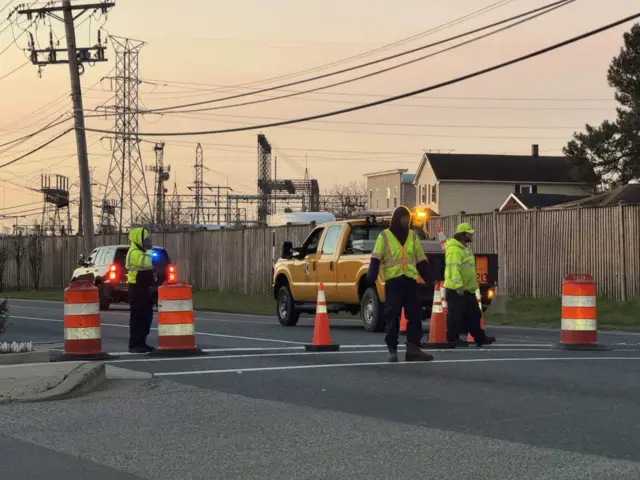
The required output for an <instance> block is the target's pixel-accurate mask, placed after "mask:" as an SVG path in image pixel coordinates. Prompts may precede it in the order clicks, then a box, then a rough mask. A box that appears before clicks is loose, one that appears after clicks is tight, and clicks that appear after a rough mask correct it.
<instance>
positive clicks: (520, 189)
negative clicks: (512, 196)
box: [516, 185, 538, 193]
mask: <svg viewBox="0 0 640 480" xmlns="http://www.w3.org/2000/svg"><path fill="white" fill-rule="evenodd" d="M537 192H538V186H537V185H516V193H537Z"/></svg>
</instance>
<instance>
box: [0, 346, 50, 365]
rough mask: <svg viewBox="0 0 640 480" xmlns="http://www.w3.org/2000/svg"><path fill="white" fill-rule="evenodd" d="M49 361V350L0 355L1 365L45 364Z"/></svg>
mask: <svg viewBox="0 0 640 480" xmlns="http://www.w3.org/2000/svg"><path fill="white" fill-rule="evenodd" d="M48 361H49V350H33V351H31V352H21V353H0V365H21V364H23V363H45V362H48Z"/></svg>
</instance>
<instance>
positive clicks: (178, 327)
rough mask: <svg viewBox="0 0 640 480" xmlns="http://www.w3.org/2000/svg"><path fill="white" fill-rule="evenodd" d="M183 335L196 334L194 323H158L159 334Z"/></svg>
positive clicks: (163, 335)
mask: <svg viewBox="0 0 640 480" xmlns="http://www.w3.org/2000/svg"><path fill="white" fill-rule="evenodd" d="M183 335H195V329H194V328H193V323H179V324H164V323H161V324H159V325H158V336H160V337H176V336H183Z"/></svg>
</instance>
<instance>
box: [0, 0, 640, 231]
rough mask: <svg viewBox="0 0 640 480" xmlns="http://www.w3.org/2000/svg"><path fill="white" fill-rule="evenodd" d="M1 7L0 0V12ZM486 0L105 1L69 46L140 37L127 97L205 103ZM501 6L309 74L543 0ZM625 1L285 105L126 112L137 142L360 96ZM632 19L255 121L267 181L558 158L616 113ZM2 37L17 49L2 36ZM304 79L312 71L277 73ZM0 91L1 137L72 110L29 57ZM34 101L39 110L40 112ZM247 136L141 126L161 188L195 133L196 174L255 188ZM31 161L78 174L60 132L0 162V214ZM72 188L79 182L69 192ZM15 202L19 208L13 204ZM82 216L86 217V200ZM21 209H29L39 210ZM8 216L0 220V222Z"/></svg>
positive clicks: (62, 68)
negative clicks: (272, 176) (273, 161)
mask: <svg viewBox="0 0 640 480" xmlns="http://www.w3.org/2000/svg"><path fill="white" fill-rule="evenodd" d="M5 3H6V1H2V0H0V8H2V7H3V6H4V4H5ZM18 3H21V2H18V1H14V2H12V3H11V4H10V6H9V7H8V8H7V9H5V10H4V11H2V12H1V13H0V18H2V20H0V32H2V33H0V52H2V51H3V50H4V49H5V47H7V46H9V48H8V50H7V51H6V52H5V53H4V54H2V55H0V79H2V77H3V76H5V75H6V74H8V73H9V72H11V71H12V70H14V69H15V68H17V67H20V66H21V65H22V64H23V63H25V62H26V58H25V56H24V52H23V51H22V49H23V48H26V46H27V37H28V36H27V35H23V36H19V35H20V34H21V33H22V30H21V28H20V27H21V26H22V27H26V26H27V25H28V21H27V20H26V18H18V23H17V24H16V25H14V26H13V28H7V29H5V27H6V26H7V25H8V22H6V21H4V19H5V18H6V15H7V13H8V12H9V11H10V9H11V8H12V7H13V6H15V5H17V4H18ZM38 3H44V2H38ZM491 3H494V2H492V1H491V0H448V1H442V0H428V1H424V0H396V1H391V0H343V1H337V0H324V1H318V0H307V1H302V2H301V1H295V2H294V1H292V0H271V1H264V0H262V1H257V0H236V1H234V2H222V1H219V0H207V1H204V0H200V1H196V0H182V1H181V2H175V1H170V0H118V1H117V2H116V7H115V8H113V9H112V10H111V11H110V12H109V15H108V17H107V18H106V19H105V17H102V16H99V15H96V16H95V17H94V18H92V19H91V20H90V21H86V22H84V23H82V25H81V26H79V28H78V32H77V37H78V45H79V46H88V45H93V44H94V43H95V42H96V32H97V30H98V28H99V27H100V26H101V25H103V24H104V26H103V32H104V34H105V35H107V34H112V35H118V36H124V37H132V38H136V39H139V40H144V41H146V42H148V44H147V45H146V46H145V47H144V48H143V49H142V51H141V55H140V77H141V79H142V80H143V83H142V84H141V85H140V97H141V99H142V103H141V106H142V107H143V108H144V107H146V108H154V107H163V106H171V105H178V104H184V103H189V102H195V101H201V100H207V99H211V98H215V97H216V96H222V95H225V93H224V91H220V90H216V89H217V87H220V86H235V85H239V84H247V83H250V82H257V81H260V80H263V79H267V78H270V77H276V76H281V75H285V74H289V73H292V72H298V71H301V70H305V69H309V68H313V67H316V66H320V65H323V64H327V63H330V62H335V61H338V60H341V59H344V58H347V57H350V56H353V55H358V54H361V53H364V52H367V51H370V50H372V49H376V48H380V47H382V46H384V45H386V44H389V43H391V42H396V41H399V40H402V39H404V38H407V37H410V36H412V35H416V34H418V33H420V32H424V31H426V30H428V29H431V28H434V27H437V26H439V25H441V24H444V23H446V22H450V21H452V20H455V19H457V18H459V17H461V16H464V15H466V14H469V13H471V12H473V11H475V10H478V9H480V8H482V7H485V6H488V5H490V4H491ZM503 3H505V5H503V6H501V7H500V8H496V9H495V10H493V11H491V12H489V13H486V14H483V15H480V16H478V17H476V18H473V19H471V20H468V21H465V22H461V23H459V24H458V25H455V26H453V27H449V28H446V29H443V30H441V31H439V32H437V33H434V34H431V35H428V36H423V37H421V38H418V39H416V40H414V41H411V42H408V43H405V44H403V45H400V46H398V47H395V48H391V49H387V50H384V51H383V52H378V53H376V54H373V55H370V56H366V57H363V58H361V59H359V60H354V61H351V62H348V63H345V64H341V65H339V66H334V67H330V68H327V69H323V70H321V71H319V72H314V74H317V73H326V72H329V71H331V70H335V69H338V68H343V67H344V66H345V65H349V66H350V65H355V64H356V63H360V62H363V61H367V60H371V59H375V58H380V57H382V56H385V55H389V54H391V53H397V52H400V51H403V50H406V49H409V48H412V47H417V46H419V45H423V44H427V43H431V42H433V41H436V40H439V39H444V38H447V37H450V36H453V35H455V34H457V33H461V32H464V31H467V30H470V29H473V28H477V27H480V26H482V25H485V24H487V23H491V22H493V21H497V20H500V19H502V18H506V17H508V16H511V15H515V14H517V13H520V12H523V11H525V10H529V9H532V8H535V7H537V6H542V5H544V4H546V3H549V2H548V1H540V0H527V1H524V0H516V1H511V2H503ZM638 6H639V3H638V0H608V1H603V0H577V1H575V2H574V3H573V4H571V5H569V6H566V7H563V8H561V9H559V10H557V11H554V12H552V13H550V14H548V15H545V16H542V17H540V18H538V19H535V20H533V21H531V22H529V23H526V24H524V25H521V26H517V27H514V28H513V29H511V30H508V31H505V32H503V33H499V34H497V35H495V36H493V37H491V38H487V39H484V40H480V41H478V42H475V43H473V44H471V45H468V46H465V47H462V48H459V49H457V50H453V51H450V52H446V53H443V54H441V55H437V56H434V57H433V58H429V59H427V60H424V61H420V62H417V63H415V64H413V65H411V66H407V67H402V68H399V69H397V70H394V71H391V72H388V73H384V74H381V75H378V76H376V77H373V78H369V79H366V80H362V81H357V82H355V83H352V84H350V85H343V86H339V87H335V88H331V89H328V90H326V91H324V92H317V93H313V94H307V95H303V96H300V97H295V98H291V99H287V100H279V101H273V102H266V103H263V104H259V105H254V106H244V107H236V108H229V109H223V110H218V111H212V112H204V113H188V114H180V116H179V117H178V116H177V115H174V114H172V115H165V116H157V115H144V116H142V117H141V118H140V131H141V134H142V136H143V137H144V133H145V132H180V131H199V130H214V129H220V128H232V127H236V126H239V125H249V124H259V123H265V122H268V121H272V120H275V119H288V118H294V117H300V116H306V115H310V114H314V113H321V112H326V111H331V110H336V109H341V108H345V107H348V106H349V105H355V104H360V103H366V102H368V101H373V100H376V99H379V98H381V97H383V96H391V95H394V94H399V93H403V92H406V91H410V90H415V89H418V88H421V87H424V86H428V85H431V84H435V83H438V82H441V81H444V80H447V79H450V78H453V77H456V76H459V75H462V74H465V73H468V72H471V71H474V70H478V69H481V68H484V67H486V66H490V65H492V64H495V63H500V62H502V61H505V60H508V59H510V58H513V57H516V56H520V55H523V54H525V53H528V52H530V51H533V50H537V49H540V48H543V47H545V46H548V45H551V44H553V43H556V42H559V41H562V40H565V39H567V38H569V37H572V36H575V35H577V34H580V33H583V32H586V31H588V30H591V29H594V28H597V27H599V26H601V25H604V24H606V23H610V22H613V21H615V20H618V19H620V18H622V17H624V16H627V15H631V14H633V13H635V12H636V11H637V10H638ZM105 20H106V23H105ZM51 25H52V28H53V32H54V33H55V35H57V36H58V37H60V38H61V39H63V42H64V28H63V25H62V24H61V23H59V22H56V21H52V23H51ZM631 25H632V24H631V23H629V24H625V25H623V26H621V27H617V28H615V29H612V30H610V31H608V32H606V33H604V34H601V35H598V36H596V37H592V38H590V39H587V40H585V41H582V42H579V43H577V44H575V45H572V46H569V47H566V48H563V49H561V50H559V51H555V52H552V53H549V54H546V55H544V56H542V57H539V58H536V59H533V60H529V61H526V62H524V63H522V64H519V65H516V66H512V67H508V68H506V69H503V70H501V71H498V72H493V73H490V74H487V75H485V76H483V77H480V78H476V79H472V80H469V81H465V82H463V83H460V84H458V85H454V86H450V87H446V88H442V89H439V90H437V91H433V92H430V93H428V94H424V95H421V96H419V97H413V98H408V99H405V100H401V101H398V102H395V103H391V104H387V105H384V106H379V107H375V108H371V109H367V110H364V111H360V112H355V113H350V114H346V115H341V116H339V117H332V118H329V119H327V120H323V121H316V122H310V123H303V124H298V125H293V126H287V127H278V128H271V129H266V130H263V131H262V133H265V134H266V135H267V138H268V139H269V141H270V142H271V144H272V146H273V148H274V156H277V157H278V177H279V178H283V177H288V178H301V177H302V176H303V174H304V167H305V158H306V159H307V160H308V167H309V171H310V174H311V175H312V176H313V177H315V178H317V179H318V180H319V182H320V186H321V189H322V190H324V189H326V188H330V187H331V186H332V185H333V184H335V183H346V182H349V181H352V180H362V179H363V174H364V173H368V172H372V171H378V170H385V169H390V168H408V169H409V170H410V171H415V169H416V168H417V165H418V162H419V160H420V157H421V154H422V152H423V151H425V150H440V151H456V152H466V153H520V154H528V153H529V152H530V149H531V144H532V143H537V144H539V145H540V150H541V152H542V153H543V154H560V153H561V148H562V146H563V145H565V144H566V142H567V140H568V139H569V138H570V137H571V134H572V132H573V131H575V130H580V129H581V128H583V126H584V124H585V123H592V124H596V123H599V122H600V121H602V120H604V119H606V118H611V119H612V118H613V117H614V114H615V112H614V108H615V106H616V103H615V102H614V101H613V91H612V90H611V89H610V88H609V87H608V85H607V81H606V71H607V68H608V65H609V62H610V61H611V59H612V57H613V56H614V55H616V54H617V53H618V52H619V50H620V47H621V46H622V34H623V33H624V32H625V31H628V30H629V29H630V28H631ZM3 30H4V31H3ZM30 31H31V32H32V33H33V35H34V36H36V37H37V38H39V42H40V44H41V45H42V46H44V45H45V44H46V43H47V42H48V35H49V21H48V20H47V22H46V24H43V23H40V24H39V26H38V28H37V30H36V28H35V27H32V28H31V29H30ZM14 36H15V37H16V38H17V46H16V45H11V44H12V43H13V42H14ZM456 43H457V42H456ZM451 44H453V43H451ZM63 45H64V43H63ZM448 45H450V44H447V45H445V46H443V47H439V48H438V47H436V49H430V50H428V51H426V52H420V53H417V54H414V55H412V56H409V57H404V58H403V59H398V60H395V61H391V62H385V63H383V64H381V65H376V66H373V67H369V68H366V69H362V70H358V71H356V72H351V73H347V74H343V75H339V76H336V77H331V78H328V79H325V80H321V81H317V82H312V83H307V84H303V85H297V86H294V87H289V88H287V89H285V90H286V92H269V93H265V94H263V95H262V96H259V97H247V98H244V99H238V100H237V101H240V102H243V101H249V100H253V99H255V98H265V96H273V95H282V94H284V93H289V92H291V91H294V90H303V89H307V88H313V87H317V86H320V85H322V84H327V83H333V82H335V81H338V80H343V79H346V78H351V77H354V76H358V75H361V74H363V73H368V72H372V71H374V70H377V69H379V68H382V67H384V66H388V65H393V64H396V63H399V62H401V61H403V60H407V59H410V58H416V57H418V56H421V55H425V54H426V53H431V52H433V51H437V50H438V49H441V48H444V47H446V46H448ZM18 46H19V47H20V48H19V47H18ZM107 56H108V58H109V60H110V61H109V62H107V63H103V64H97V65H96V66H94V67H89V66H87V68H86V72H85V74H84V75H83V76H82V85H83V89H84V102H85V109H93V108H95V107H97V106H99V105H103V104H112V103H113V100H112V96H113V92H111V91H110V90H109V87H110V85H109V81H107V80H105V81H103V82H101V83H100V79H101V78H102V77H104V76H108V75H109V74H110V72H111V71H112V69H113V68H114V61H113V60H114V59H115V54H114V52H113V49H112V48H111V46H110V45H109V48H108V50H107ZM309 75H312V74H304V75H300V76H297V77H294V78H292V79H286V80H285V81H290V80H298V79H301V78H304V77H306V76H309ZM180 82H189V83H180ZM281 82H283V81H276V82H270V83H261V84H259V85H257V86H253V87H243V88H241V89H233V88H227V89H226V90H225V91H226V92H245V91H248V90H250V89H254V88H264V87H266V86H272V85H276V84H278V83H281ZM195 84H198V85H195ZM92 85H93V87H92ZM0 87H2V88H1V89H0V144H2V143H5V142H7V141H10V140H12V139H14V138H17V137H20V136H23V135H26V134H28V133H31V132H33V131H35V130H37V129H39V128H41V127H42V126H44V125H46V124H47V123H49V122H51V121H53V120H54V119H55V118H56V117H58V116H60V115H62V114H63V113H65V112H69V111H70V110H71V100H70V98H69V97H68V95H67V94H68V91H69V72H68V68H67V66H66V65H58V66H47V67H46V68H44V69H43V71H42V78H38V75H37V67H35V66H32V65H30V64H29V65H26V66H24V67H22V68H20V69H19V70H18V71H16V72H15V73H13V74H11V75H9V76H7V77H6V78H3V79H2V80H0ZM226 94H227V95H228V93H226ZM54 100H55V102H54V103H51V104H50V102H52V101H54ZM229 103H231V102H229ZM47 104H50V105H48V106H47V107H46V108H43V107H45V106H46V105H47ZM344 122H347V123H344ZM353 122H358V123H353ZM398 124H400V125H398ZM407 124H417V125H419V126H407ZM69 125H71V122H69ZM87 125H88V126H91V127H94V128H103V129H109V130H110V129H113V127H114V125H113V120H112V119H107V120H104V119H95V118H92V119H89V120H88V121H87ZM65 128H68V126H67V125H66V124H65V125H61V126H60V127H57V128H55V129H52V130H49V131H47V132H45V133H43V134H41V135H37V136H35V137H33V138H31V139H30V140H28V141H26V142H24V143H21V144H19V145H15V146H13V147H12V148H7V147H3V148H0V164H1V163H5V162H7V161H10V160H12V159H14V158H16V157H18V156H20V155H21V154H23V153H26V152H28V151H30V150H32V149H33V148H35V147H37V146H39V145H41V144H42V143H43V142H45V141H47V140H49V139H50V138H52V137H54V136H55V135H56V134H57V133H59V132H61V131H63V130H64V129H65ZM257 133H259V131H250V132H242V133H232V134H224V135H209V136H196V137H157V138H156V137H153V138H149V140H153V141H156V140H162V141H165V142H166V147H165V163H166V164H170V165H171V167H172V170H171V175H172V180H171V182H170V190H171V189H172V188H173V180H174V179H177V182H178V190H179V191H180V193H188V190H187V185H189V184H191V183H192V182H193V177H194V170H193V165H194V158H195V147H196V144H197V143H198V142H202V144H203V148H204V158H205V165H206V167H208V168H209V169H210V170H208V171H207V172H206V173H205V181H206V182H208V183H209V184H211V185H217V184H226V183H227V182H228V183H229V185H230V186H232V187H233V188H234V190H235V191H236V193H238V192H243V193H255V190H256V187H255V180H256V171H257V162H256V134H257ZM103 136H104V135H103V134H99V133H89V134H88V135H87V142H88V145H89V154H90V157H89V162H90V165H91V167H92V168H94V178H95V179H96V180H97V181H98V182H101V183H106V176H107V173H108V169H109V162H110V152H109V148H110V145H109V141H108V140H102V141H101V137H103ZM152 146H153V145H152V144H151V143H142V153H143V157H144V162H145V164H149V165H151V164H153V163H154V155H153V151H152ZM43 171H48V172H50V173H52V174H54V173H58V174H62V175H67V176H69V178H70V181H71V183H74V182H77V177H78V164H77V160H76V156H75V139H74V136H73V133H71V134H69V135H67V136H66V137H64V138H63V139H61V140H60V141H58V142H57V143H54V144H52V145H51V146H49V147H47V148H44V149H43V150H41V151H40V152H38V153H36V154H34V155H32V156H30V157H28V158H25V159H24V160H22V161H20V162H17V163H15V164H13V165H11V166H10V167H6V168H2V169H0V206H1V207H2V208H3V209H6V208H9V207H16V208H14V209H13V210H12V211H13V212H21V211H29V212H30V210H31V209H37V208H38V207H39V204H38V203H37V202H40V201H41V194H39V193H36V192H33V191H30V190H28V188H25V187H30V188H35V189H38V188H39V184H40V173H41V172H43ZM149 180H150V178H149V179H148V181H147V184H148V186H149V190H150V192H151V191H152V189H153V185H152V181H149ZM73 191H74V193H75V192H77V187H74V190H73ZM93 194H94V203H98V202H99V201H100V200H101V197H102V195H104V189H103V188H102V187H100V186H99V185H98V186H96V187H94V190H93ZM21 205H26V206H25V207H24V208H22V207H20V206H21ZM12 211H9V212H8V213H9V214H10V213H11V212H12ZM75 213H76V212H74V214H75ZM95 214H96V215H97V214H98V211H97V210H96V211H95ZM26 215H27V217H28V218H32V217H34V216H36V215H37V212H35V211H34V212H31V213H27V214H26ZM25 221H28V220H25ZM10 223H11V222H10V221H8V222H7V221H5V222H4V224H5V225H9V224H10ZM75 223H76V222H75V221H74V224H75Z"/></svg>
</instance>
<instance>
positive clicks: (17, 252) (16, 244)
mask: <svg viewBox="0 0 640 480" xmlns="http://www.w3.org/2000/svg"><path fill="white" fill-rule="evenodd" d="M22 240H23V238H22V235H18V236H17V237H15V238H14V239H13V258H14V260H15V261H16V283H17V285H18V291H20V267H22V262H23V261H24V242H23V241H22Z"/></svg>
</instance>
